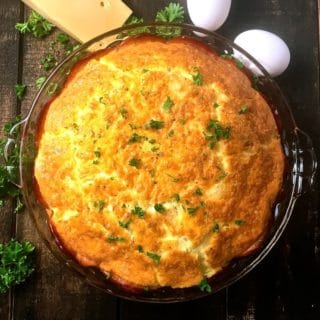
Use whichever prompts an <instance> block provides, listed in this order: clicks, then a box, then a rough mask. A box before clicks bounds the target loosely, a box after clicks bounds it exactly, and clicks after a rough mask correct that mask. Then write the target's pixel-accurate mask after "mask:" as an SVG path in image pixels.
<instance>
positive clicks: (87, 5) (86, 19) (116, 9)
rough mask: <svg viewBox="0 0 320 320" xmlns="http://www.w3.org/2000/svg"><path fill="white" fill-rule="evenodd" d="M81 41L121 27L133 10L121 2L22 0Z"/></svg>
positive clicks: (113, 0) (117, 0) (107, 0)
mask: <svg viewBox="0 0 320 320" xmlns="http://www.w3.org/2000/svg"><path fill="white" fill-rule="evenodd" d="M23 2H25V3H26V4H27V5H28V6H29V7H31V8H32V9H34V10H35V11H37V12H39V13H40V14H41V15H42V16H43V17H45V18H46V19H48V20H49V21H50V22H52V23H53V24H54V25H56V26H57V27H58V28H60V29H61V30H63V31H64V32H65V33H67V34H69V35H70V36H71V37H73V38H75V39H76V40H78V41H80V42H86V41H88V40H90V39H92V38H94V37H96V36H98V35H99V34H102V33H104V32H106V31H108V30H112V29H115V28H118V27H120V26H121V25H122V24H123V23H124V22H125V21H126V20H127V19H128V17H129V16H130V14H131V13H132V11H131V10H130V8H128V7H127V6H126V5H125V4H124V3H123V2H122V1H120V0H23Z"/></svg>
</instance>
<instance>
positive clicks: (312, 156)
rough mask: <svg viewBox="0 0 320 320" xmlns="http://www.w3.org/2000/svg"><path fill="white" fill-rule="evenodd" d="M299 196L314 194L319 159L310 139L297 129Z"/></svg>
mask: <svg viewBox="0 0 320 320" xmlns="http://www.w3.org/2000/svg"><path fill="white" fill-rule="evenodd" d="M296 134H297V167H296V173H297V175H298V196H300V195H303V194H305V193H308V192H312V191H313V188H314V184H315V176H316V172H317V167H318V163H317V157H316V153H315V150H314V147H313V143H312V141H311V139H310V137H309V136H308V135H307V134H306V133H305V132H303V131H302V130H300V129H298V128H296Z"/></svg>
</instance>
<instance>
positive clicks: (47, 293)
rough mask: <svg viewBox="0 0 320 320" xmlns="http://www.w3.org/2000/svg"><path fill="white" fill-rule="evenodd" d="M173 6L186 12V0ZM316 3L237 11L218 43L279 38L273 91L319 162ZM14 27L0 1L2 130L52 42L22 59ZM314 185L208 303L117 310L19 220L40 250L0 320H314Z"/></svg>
mask: <svg viewBox="0 0 320 320" xmlns="http://www.w3.org/2000/svg"><path fill="white" fill-rule="evenodd" d="M125 2H126V3H127V4H128V5H129V6H130V7H131V8H132V9H133V10H134V13H135V14H136V15H138V16H142V17H144V18H145V20H147V21H150V20H153V18H154V16H155V13H156V11H157V10H159V9H161V8H163V7H164V6H165V5H167V4H168V3H169V2H171V1H170V0H159V1H152V0H145V1H141V0H126V1H125ZM177 2H180V3H181V4H183V5H184V6H185V8H186V1H185V0H181V1H177ZM318 2H319V1H317V0H294V1H292V0H281V1H280V0H279V1H278V0H260V1H256V0H241V1H233V2H232V7H231V12H230V16H229V17H228V20H227V21H226V23H225V24H224V25H223V27H222V28H221V29H220V30H219V33H220V34H222V35H224V36H227V37H229V38H231V39H233V38H234V37H235V36H236V35H237V34H239V33H240V32H242V31H244V30H247V29H251V28H261V29H266V30H269V31H272V32H275V33H277V34H279V35H280V36H281V37H282V38H283V39H284V40H285V41H286V42H287V43H288V45H289V47H290V50H291V53H292V60H291V64H290V66H289V68H288V70H287V71H286V72H285V73H284V74H283V75H281V76H280V77H278V78H277V79H276V81H277V82H278V84H279V85H280V87H281V89H282V91H283V92H284V94H285V96H286V97H287V99H288V101H289V104H290V105H291V108H292V111H293V114H294V116H295V119H296V121H297V124H298V126H299V127H300V128H301V129H302V130H304V131H306V132H307V133H308V134H309V135H310V136H311V137H312V139H313V142H314V144H315V146H316V152H317V155H318V158H319V159H320V152H319V146H320V130H319V123H320V101H319V24H318V21H319V20H318V13H319V11H318V10H319V7H318ZM199 3H200V0H199ZM27 14H28V12H27V11H26V12H25V15H27ZM19 17H20V3H19V1H18V0H0V105H1V108H2V109H1V110H2V112H1V118H0V123H1V124H2V123H4V122H6V121H7V120H9V119H11V118H12V116H13V115H15V114H16V112H17V111H19V108H20V104H18V103H17V101H16V98H15V96H14V93H13V86H14V85H15V84H16V83H17V82H18V81H20V80H22V81H23V82H25V83H27V84H28V85H29V88H28V93H27V96H26V98H25V99H24V100H23V103H22V105H21V110H22V114H23V115H25V114H26V113H27V112H28V110H29V109H30V106H31V103H32V100H33V98H34V96H35V93H36V91H37V90H36V88H35V86H34V81H35V79H36V78H37V77H39V76H40V75H43V74H44V71H43V70H42V69H41V67H40V60H41V58H42V57H43V55H44V54H45V53H46V52H48V48H49V44H50V41H51V40H52V39H54V37H55V34H54V35H52V36H50V37H48V38H45V39H43V40H37V39H34V38H32V37H29V36H26V37H23V39H21V41H20V43H21V45H22V47H21V49H20V50H19V35H18V33H17V32H16V31H15V30H14V25H15V23H16V22H17V21H18V20H19ZM19 61H21V62H22V64H19ZM19 66H20V67H19ZM21 66H22V68H21ZM317 183H318V184H317V186H316V191H315V192H313V193H312V194H309V195H306V196H303V197H302V198H301V199H299V200H298V202H297V205H296V208H295V210H294V214H293V217H292V219H291V221H290V223H289V225H288V228H287V230H286V232H285V233H284V235H283V236H282V237H281V239H280V241H279V242H278V244H277V245H276V246H275V248H274V249H273V250H272V252H271V253H270V254H269V255H268V257H267V258H266V259H265V260H264V261H263V262H262V263H261V264H260V265H259V266H258V267H256V269H255V270H254V271H253V272H251V273H250V274H249V275H247V276H246V277H244V278H243V279H241V280H240V281H238V282H237V283H236V284H234V285H232V286H231V287H229V288H228V289H226V290H223V291H221V292H220V293H218V294H216V295H214V296H212V297H208V298H205V299H201V300H198V301H193V302H188V303H183V304H175V305H150V304H142V303H134V302H128V301H123V300H121V301H119V300H118V299H116V298H113V297H111V296H109V295H107V294H105V293H103V292H101V291H99V290H97V289H94V288H91V287H89V286H88V285H86V284H85V283H83V282H82V281H81V279H78V278H77V277H76V276H74V275H73V274H72V273H71V272H70V271H69V270H68V269H66V268H65V267H64V266H62V265H60V264H59V262H58V261H57V260H56V259H55V258H54V257H53V256H52V254H51V253H50V252H49V250H48V249H47V247H46V246H45V245H44V244H43V242H42V241H41V239H40V238H39V236H38V235H37V233H36V231H35V227H34V225H33V224H32V222H31V221H30V218H29V216H28V214H27V212H25V213H23V214H21V215H19V216H18V217H17V224H16V230H17V237H18V238H19V239H26V240H29V241H31V242H33V243H34V244H35V245H36V248H37V251H38V255H37V257H38V261H37V272H36V273H35V274H34V275H33V276H32V277H31V278H30V279H29V280H28V281H27V282H26V283H25V284H23V285H21V286H19V287H17V288H16V289H15V290H14V292H12V295H13V294H14V299H12V301H11V302H12V306H14V308H13V309H12V310H13V311H14V312H13V314H12V315H11V314H10V312H9V311H10V310H9V309H10V308H9V306H10V304H9V297H8V296H4V295H2V296H0V319H1V320H2V319H17V320H20V319H28V320H31V319H32V320H33V319H41V320H46V319H48V320H51V319H57V320H60V319H61V320H64V319H90V320H91V319H110V320H112V319H121V320H138V319H142V320H144V319H155V320H157V319H163V318H165V319H185V318H194V319H204V320H206V319H208V320H209V319H217V320H220V319H226V320H238V319H245V320H260V319H268V320H271V319H272V320H273V319H275V320H278V319H279V320H286V319H289V320H292V319H293V320H296V319H297V320H300V319H301V320H304V319H307V320H309V319H310V320H316V319H319V318H320V294H319V292H320V252H319V248H320V215H319V207H320V206H319V191H318V190H319V188H318V186H319V177H318V179H317ZM11 210H12V209H11V206H10V205H8V206H7V207H6V208H3V209H2V210H1V211H0V242H3V241H6V240H8V239H9V238H10V237H11V236H12V235H13V234H12V230H13V229H15V228H12V224H13V222H14V220H15V219H13V218H12V214H11ZM12 295H11V296H12Z"/></svg>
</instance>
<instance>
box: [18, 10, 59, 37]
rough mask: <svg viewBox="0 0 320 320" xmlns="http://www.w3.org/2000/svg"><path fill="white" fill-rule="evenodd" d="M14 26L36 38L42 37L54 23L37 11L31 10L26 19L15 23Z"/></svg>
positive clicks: (47, 33)
mask: <svg viewBox="0 0 320 320" xmlns="http://www.w3.org/2000/svg"><path fill="white" fill-rule="evenodd" d="M15 28H16V29H17V30H19V31H20V32H21V33H23V34H26V33H30V34H32V35H33V36H34V37H36V38H43V37H45V36H47V35H49V34H50V33H51V32H52V30H53V28H54V25H53V24H52V23H50V22H49V21H47V20H46V19H45V18H43V17H42V16H41V15H40V14H39V13H37V12H35V11H31V13H30V15H29V17H28V20H27V21H25V22H22V23H17V24H16V26H15Z"/></svg>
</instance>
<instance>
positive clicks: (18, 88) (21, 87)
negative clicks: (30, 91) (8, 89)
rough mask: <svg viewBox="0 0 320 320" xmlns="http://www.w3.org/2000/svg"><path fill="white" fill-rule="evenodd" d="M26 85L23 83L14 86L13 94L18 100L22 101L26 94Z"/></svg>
mask: <svg viewBox="0 0 320 320" xmlns="http://www.w3.org/2000/svg"><path fill="white" fill-rule="evenodd" d="M26 91H27V85H26V84H23V83H17V84H16V85H15V86H14V92H15V94H16V96H17V98H18V99H19V100H22V99H23V98H24V96H25V94H26Z"/></svg>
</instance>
